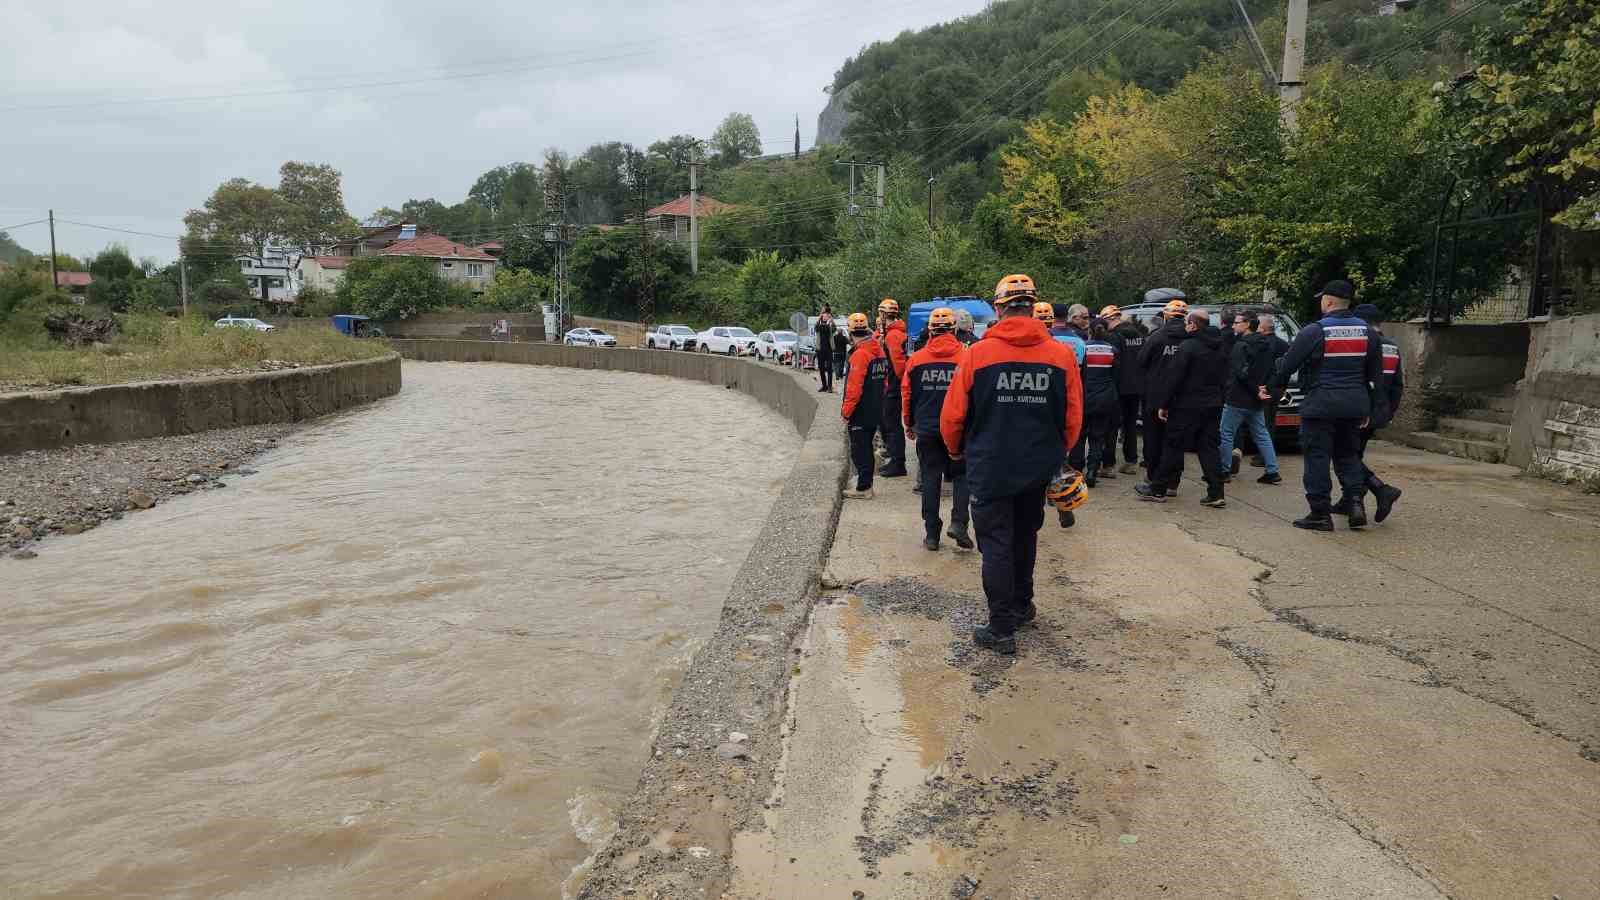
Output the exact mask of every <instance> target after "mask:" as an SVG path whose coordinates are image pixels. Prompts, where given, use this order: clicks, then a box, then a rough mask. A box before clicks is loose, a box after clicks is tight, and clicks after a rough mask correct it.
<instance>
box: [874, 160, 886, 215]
mask: <svg viewBox="0 0 1600 900" xmlns="http://www.w3.org/2000/svg"><path fill="white" fill-rule="evenodd" d="M875 165H876V166H877V167H878V208H879V209H883V189H884V181H885V177H886V176H887V175H888V172H889V167H888V166H886V165H884V164H883V163H875Z"/></svg>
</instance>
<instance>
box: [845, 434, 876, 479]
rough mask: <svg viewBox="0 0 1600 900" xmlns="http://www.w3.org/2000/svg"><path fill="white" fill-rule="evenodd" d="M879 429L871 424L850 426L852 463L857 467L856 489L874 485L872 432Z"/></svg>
mask: <svg viewBox="0 0 1600 900" xmlns="http://www.w3.org/2000/svg"><path fill="white" fill-rule="evenodd" d="M876 430H877V429H876V428H875V427H873V426H871V425H854V424H852V425H851V426H850V463H851V464H852V465H854V466H855V467H856V490H858V491H864V490H866V489H867V488H869V487H872V471H873V463H874V460H873V457H872V434H873V432H874V431H876Z"/></svg>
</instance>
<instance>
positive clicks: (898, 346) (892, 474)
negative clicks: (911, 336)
mask: <svg viewBox="0 0 1600 900" xmlns="http://www.w3.org/2000/svg"><path fill="white" fill-rule="evenodd" d="M878 340H879V341H880V342H881V343H882V345H883V355H884V356H885V357H887V358H888V360H889V374H888V376H887V379H886V381H885V385H884V403H883V422H882V427H883V455H884V461H883V468H881V469H879V470H878V474H879V475H882V476H883V477H885V478H901V477H904V476H905V474H906V433H905V432H904V431H903V430H901V428H900V396H901V393H902V388H901V384H900V382H901V380H902V379H903V378H904V377H905V374H906V323H905V322H902V321H901V320H900V304H899V303H898V302H896V301H895V299H894V298H893V297H885V298H883V302H882V303H879V304H878Z"/></svg>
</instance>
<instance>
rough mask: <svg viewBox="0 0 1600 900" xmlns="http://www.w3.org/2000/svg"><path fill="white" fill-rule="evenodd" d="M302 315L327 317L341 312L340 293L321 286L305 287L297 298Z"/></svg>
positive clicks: (315, 317) (297, 307)
mask: <svg viewBox="0 0 1600 900" xmlns="http://www.w3.org/2000/svg"><path fill="white" fill-rule="evenodd" d="M296 300H297V303H296V309H297V311H298V313H299V314H300V315H303V316H307V317H309V318H314V319H325V318H327V317H329V316H331V315H334V314H336V313H338V312H339V308H340V307H339V295H338V294H335V293H334V292H333V291H329V290H324V289H323V288H319V287H304V288H301V289H300V294H299V296H298V297H297V298H296Z"/></svg>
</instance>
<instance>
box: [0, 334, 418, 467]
mask: <svg viewBox="0 0 1600 900" xmlns="http://www.w3.org/2000/svg"><path fill="white" fill-rule="evenodd" d="M399 391H400V357H399V356H398V355H395V354H390V355H388V356H384V357H381V358H379V359H368V360H360V361H357V362H348V363H336V364H334V365H328V366H309V367H306V368H302V369H286V370H283V371H279V372H261V373H258V374H253V375H228V376H222V377H217V378H195V379H189V380H183V381H147V382H142V383H139V384H113V385H107V386H105V387H86V388H71V389H68V390H63V391H40V392H36V393H23V394H0V454H4V453H17V452H20V451H23V450H45V449H49V448H52V447H65V446H69V445H71V444H108V443H112V442H115V441H129V440H136V439H138V438H150V437H162V436H165V435H173V434H192V433H194V432H197V431H208V430H210V429H213V428H237V427H240V426H244V425H264V424H268V423H272V422H298V421H300V420H302V419H310V418H313V417H315V416H320V415H324V414H326V413H331V412H337V411H338V410H341V409H345V408H347V407H351V406H356V405H359V404H362V403H366V402H369V401H372V400H377V399H379V398H380V397H388V396H390V395H392V394H396V393H398V392H399Z"/></svg>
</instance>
